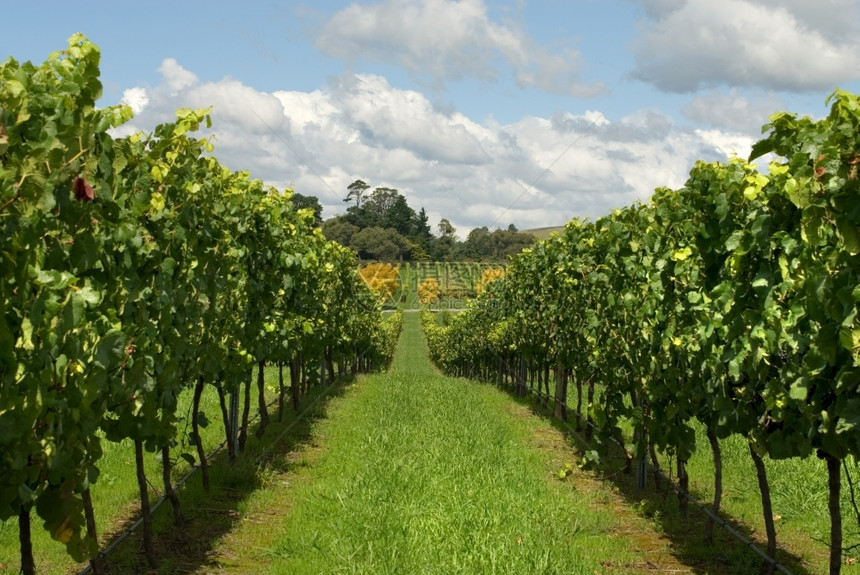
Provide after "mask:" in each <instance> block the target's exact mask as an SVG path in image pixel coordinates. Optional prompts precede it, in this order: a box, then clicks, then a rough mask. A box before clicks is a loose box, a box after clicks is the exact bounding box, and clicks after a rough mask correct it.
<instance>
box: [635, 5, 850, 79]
mask: <svg viewBox="0 0 860 575" xmlns="http://www.w3.org/2000/svg"><path fill="white" fill-rule="evenodd" d="M640 3H641V4H642V5H643V7H644V8H645V13H646V16H647V18H646V19H645V20H644V21H643V22H640V25H639V34H638V36H637V37H636V38H635V39H634V41H633V44H632V48H633V51H634V54H635V57H636V64H637V68H636V70H635V71H634V73H633V75H634V76H635V77H636V78H638V79H640V80H643V81H645V82H648V83H651V84H653V85H654V86H656V87H657V88H658V89H660V90H663V91H667V92H694V91H697V90H699V89H702V88H712V87H718V86H735V87H757V88H763V89H765V90H775V91H786V92H805V91H820V90H825V91H829V90H832V89H833V88H834V87H835V86H837V85H839V84H842V83H846V82H851V81H855V80H858V79H860V2H858V1H857V0H790V1H782V0H780V1H776V0H723V1H721V2H714V1H712V0H686V1H683V0H681V1H679V0H641V1H640Z"/></svg>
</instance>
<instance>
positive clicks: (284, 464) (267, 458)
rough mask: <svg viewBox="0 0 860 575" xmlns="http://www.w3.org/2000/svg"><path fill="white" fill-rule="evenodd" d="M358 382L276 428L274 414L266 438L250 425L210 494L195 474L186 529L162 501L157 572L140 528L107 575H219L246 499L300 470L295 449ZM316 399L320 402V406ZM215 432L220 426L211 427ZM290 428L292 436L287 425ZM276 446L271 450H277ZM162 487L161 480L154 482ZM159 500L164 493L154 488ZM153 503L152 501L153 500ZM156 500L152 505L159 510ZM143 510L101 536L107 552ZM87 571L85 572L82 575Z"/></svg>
mask: <svg viewBox="0 0 860 575" xmlns="http://www.w3.org/2000/svg"><path fill="white" fill-rule="evenodd" d="M353 381H354V377H352V376H348V377H345V378H340V379H338V380H337V381H335V383H334V384H332V386H330V387H325V388H323V387H312V388H311V389H310V390H309V392H308V394H307V395H306V396H305V397H304V398H303V401H302V405H301V407H300V410H299V411H298V412H295V411H293V409H292V406H291V404H290V402H289V400H287V401H286V402H285V406H284V416H283V421H278V413H277V407H275V409H274V413H273V412H271V411H270V423H269V426H268V427H267V428H266V432H265V434H264V435H263V437H262V438H258V437H256V435H255V432H256V430H257V429H258V427H259V420H256V421H255V422H254V425H249V429H248V439H247V442H246V444H245V449H244V451H243V452H241V453H240V454H239V455H238V457H237V458H236V460H235V461H232V462H231V461H229V460H228V457H227V452H226V448H225V449H223V450H221V451H219V452H218V454H216V455H215V456H214V457H213V458H212V459H211V460H210V461H209V464H210V468H209V482H210V491H209V493H207V492H206V491H204V489H203V485H202V478H201V474H200V473H199V472H198V473H195V474H194V475H193V476H192V477H190V478H189V480H188V481H187V482H186V483H185V484H184V486H183V487H182V489H181V491H180V492H179V496H180V501H181V505H182V512H183V514H184V516H185V523H184V524H183V525H182V526H175V525H174V523H173V514H172V510H171V508H170V503H169V502H164V503H163V504H162V505H161V507H159V508H158V510H157V511H156V512H155V513H154V514H153V531H154V548H155V555H156V557H157V559H158V563H159V565H158V568H156V569H152V568H150V567H149V566H148V565H147V562H146V558H145V556H144V554H143V536H142V528H139V529H137V530H136V531H135V532H133V533H132V534H131V535H130V536H129V537H128V538H126V539H125V540H124V541H123V542H122V543H121V544H120V545H118V546H117V547H116V549H114V550H113V552H112V553H111V554H110V555H108V556H107V557H106V558H105V559H104V560H103V567H104V571H105V573H109V574H111V575H114V574H123V575H124V574H131V573H134V574H143V573H146V574H151V573H164V574H180V573H194V572H197V571H199V570H200V569H201V568H205V567H211V568H218V565H217V564H216V563H215V562H214V560H213V557H214V554H213V550H214V549H215V548H216V547H217V546H218V544H219V542H220V541H221V540H222V539H223V538H224V537H225V536H228V535H229V533H230V532H231V530H232V529H233V528H234V527H235V525H236V523H237V522H239V521H240V519H241V517H242V515H243V511H244V510H245V508H246V507H247V503H246V502H247V499H248V498H249V497H250V496H251V495H252V494H253V493H254V492H255V491H256V490H258V489H260V488H261V487H263V486H264V485H266V482H267V480H268V479H269V478H271V477H272V476H273V475H275V474H278V473H285V472H288V471H291V470H293V469H296V468H297V467H299V466H300V465H301V464H300V463H297V462H296V461H295V453H296V448H297V447H298V446H299V445H300V444H302V443H305V442H307V441H308V439H309V438H310V433H311V428H312V426H313V424H314V422H316V421H318V420H320V419H323V418H325V416H326V407H327V405H328V403H329V401H330V400H331V399H333V398H335V397H338V396H341V395H343V393H344V391H345V390H346V388H347V386H348V385H349V384H350V383H352V382H353ZM317 400H318V401H317ZM314 401H317V403H316V404H315V405H314V406H313V408H312V409H310V410H309V411H308V413H307V414H304V416H303V417H302V418H301V420H299V421H296V420H297V417H298V416H299V415H302V414H303V412H304V411H305V409H306V407H307V406H309V405H311V403H312V402H314ZM213 424H214V425H221V423H220V421H219V422H218V423H213ZM291 425H292V426H293V427H292V428H291V429H289V430H288V429H287V428H288V427H289V426H291ZM273 442H274V443H273ZM149 480H150V482H151V483H154V484H158V485H160V483H158V479H157V478H154V477H151V478H149ZM156 491H157V492H158V494H159V495H157V496H156V499H157V497H158V496H160V493H161V489H156ZM150 497H152V495H151V496H150ZM154 501H155V499H153V500H152V502H153V503H154ZM139 516H140V507H139V504H137V503H134V504H133V505H130V506H129V508H128V518H127V519H126V520H125V521H124V522H122V523H118V524H116V525H114V526H113V528H112V529H110V531H109V532H108V533H107V535H105V536H101V537H100V541H101V544H102V548H105V547H106V546H108V545H110V544H111V542H112V541H115V540H116V539H118V538H119V537H120V536H121V534H122V533H124V532H125V531H126V530H127V529H129V528H130V527H131V526H132V525H133V524H134V523H135V522H136V521H137V520H138V518H139ZM85 566H86V565H85V564H84V565H80V566H79V568H78V569H77V570H76V571H74V573H79V572H80V571H81V570H82V569H83V568H84V567H85Z"/></svg>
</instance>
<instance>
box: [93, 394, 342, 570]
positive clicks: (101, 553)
mask: <svg viewBox="0 0 860 575" xmlns="http://www.w3.org/2000/svg"><path fill="white" fill-rule="evenodd" d="M337 384H338V381H337V380H336V379H335V380H334V381H333V382H332V383H331V384H329V385H328V386H327V387H326V388H325V389H324V390H323V391H322V393H320V394H319V395H318V396H317V397H316V398H315V399H314V400H313V401H312V402H311V403H310V405H308V406H307V407H305V409H303V410H302V411H301V412H300V413H299V414H298V415H297V416H296V418H295V419H294V420H293V421H291V422H290V424H289V425H287V427H286V428H285V429H284V430H283V431H282V432H281V434H280V435H278V437H276V438H275V440H274V441H272V442H271V443H270V446H271V445H275V444H276V443H277V442H279V441H280V440H281V439H282V438H283V437H284V435H286V434H287V433H289V432H290V431H291V430H292V429H293V428H294V427H295V426H296V425H297V424H298V423H299V422H300V421H302V420H303V419H304V418H305V417H306V416H307V415H308V413H310V411H311V409H313V408H314V407H316V405H317V403H319V402H320V400H322V398H323V397H325V396H327V395H328V393H329V392H330V391H331V389H332V388H333V387H334V386H335V385H337ZM277 403H278V400H277V399H275V400H273V401H272V402H271V403H269V404H268V405H267V406H266V407H267V408H270V407H272V406H274V405H276V404H277ZM259 417H260V413H259V412H257V413H255V414H254V416H253V417H252V418H251V420H250V422H249V423H254V422H255V421H256V420H257V419H259ZM226 445H227V440H226V439H225V440H223V441H222V442H221V443H220V444H218V446H217V447H215V449H213V450H212V451H211V452H210V453H209V454H208V455H207V456H206V462H207V463H208V462H209V461H210V460H211V459H212V458H213V457H215V455H217V454H218V452H219V451H221V450H222V449H224V446H226ZM267 452H268V449H265V450H263V453H262V454H260V456H258V457H257V459H256V460H255V462H256V463H257V464H259V463H260V462H261V461H262V460H263V456H264V455H265V454H266V453H267ZM201 466H202V462H201V463H197V464H195V465H194V466H193V467H192V468H191V470H190V471H189V472H188V473H187V474H186V475H185V476H184V477H182V479H180V480H179V481H177V482H176V485H174V486H173V489H175V490H178V489H179V488H180V487H182V486H183V485H185V483H186V482H187V481H188V480H189V479H190V478H191V476H192V475H194V474H195V473H196V472H197V471H198V470H199V469H200V468H201ZM166 500H167V495H162V496H161V498H159V499H158V501H156V502H155V503H154V504H153V505H152V507H151V508H150V511H151V512H152V513H155V511H156V510H158V508H159V507H161V504H162V503H164V502H165V501H166ZM141 525H143V517H141V518H140V519H138V520H137V521H135V522H134V523H133V524H132V525H131V526H130V527H128V528H126V529H125V531H123V532H122V534H121V535H120V536H119V537H117V538H116V539H115V540H114V541H112V542H111V544H110V545H108V546H107V547H105V549H104V550H103V551H99V553H98V556H97V557H96V560H101V559H104V558H105V557H107V556H108V555H110V554H111V553H113V551H115V550H116V548H117V547H119V545H120V544H121V543H122V542H123V541H125V540H126V539H128V538H129V537H130V536H131V534H132V533H134V531H135V530H137V528H138V527H140V526H141ZM92 569H93V567H92V563H90V564H88V565H87V566H86V567H85V568H84V569H83V570H82V571H81V572H80V573H79V574H78V575H89V574H90V573H92Z"/></svg>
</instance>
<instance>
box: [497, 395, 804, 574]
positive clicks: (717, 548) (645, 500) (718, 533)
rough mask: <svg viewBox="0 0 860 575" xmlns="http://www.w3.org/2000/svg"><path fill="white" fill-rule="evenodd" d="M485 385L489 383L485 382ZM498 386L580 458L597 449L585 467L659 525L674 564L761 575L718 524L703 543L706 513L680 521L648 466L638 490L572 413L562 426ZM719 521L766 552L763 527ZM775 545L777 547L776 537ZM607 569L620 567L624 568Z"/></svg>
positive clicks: (616, 452)
mask: <svg viewBox="0 0 860 575" xmlns="http://www.w3.org/2000/svg"><path fill="white" fill-rule="evenodd" d="M487 385H493V384H490V383H487ZM498 387H499V388H500V389H502V390H504V391H506V392H507V393H508V395H509V396H510V397H511V398H512V399H513V400H514V401H515V402H516V403H518V404H519V405H521V406H523V407H526V408H528V409H529V410H530V411H531V412H532V413H534V414H535V415H537V416H539V417H541V418H543V419H545V420H547V421H548V422H549V423H550V424H551V425H552V426H553V427H554V428H555V429H556V430H558V431H559V432H561V433H562V434H564V435H565V437H567V439H568V443H569V445H571V447H572V448H573V449H574V450H575V451H576V452H577V455H578V456H579V457H583V456H584V455H585V453H586V451H589V450H597V451H598V452H599V454H600V462H599V464H596V465H594V464H591V465H589V467H588V469H590V470H591V471H593V472H594V473H596V474H597V476H598V477H599V478H600V479H601V480H602V481H604V482H605V483H607V484H608V485H610V486H611V487H612V488H614V491H616V492H617V493H618V494H620V495H621V496H622V497H623V498H624V500H625V501H626V502H627V504H629V505H630V506H631V507H632V508H634V509H636V510H637V511H638V512H639V513H640V514H642V515H644V516H646V517H648V518H649V519H650V520H651V521H652V522H653V523H654V524H655V525H656V526H657V527H658V529H659V530H660V532H661V533H662V534H663V535H664V536H665V537H666V538H667V539H668V540H669V542H670V546H671V549H672V553H673V555H674V556H675V557H676V558H677V559H678V561H680V562H681V563H683V564H684V565H685V566H687V567H689V569H690V572H692V573H699V574H709V575H723V574H726V573H732V574H733V575H747V574H748V575H753V574H758V573H759V567H760V565H761V563H762V561H763V560H762V559H761V557H760V556H759V555H758V554H756V553H755V552H753V551H752V550H751V549H750V548H749V547H748V546H747V545H745V544H744V543H743V542H741V541H740V540H739V539H738V538H736V537H735V536H734V535H732V534H731V533H729V531H728V530H726V529H724V528H722V527H720V526H719V525H716V524H715V525H714V543H713V545H706V544H705V543H704V530H705V523H706V519H707V517H706V516H705V514H704V513H703V512H702V511H701V510H699V509H698V508H697V507H696V506H694V505H693V504H689V509H688V511H687V516H686V517H682V516H681V513H680V511H679V505H678V496H677V495H676V492H675V491H674V490H672V489H671V487H669V486H668V485H666V481H665V479H664V480H663V481H662V485H661V486H660V489H659V490H658V489H656V488H655V482H654V476H653V474H652V471H651V469H650V465H649V471H648V477H647V485H646V487H645V488H644V489H640V488H639V487H637V485H636V474H635V472H625V470H624V468H625V465H626V459H625V457H624V454H623V452H622V450H621V449H620V447H618V446H617V445H616V444H609V445H598V444H597V443H596V442H594V441H592V443H591V444H589V443H586V441H585V435H584V432H578V431H576V417H577V416H576V412H575V410H574V409H571V408H568V422H567V423H565V422H563V421H560V420H558V419H557V418H555V417H554V415H553V413H552V411H551V410H550V409H549V408H548V407H545V406H544V405H543V404H542V403H541V402H540V401H539V400H538V398H537V397H536V396H535V395H534V394H532V393H531V392H529V394H528V395H526V396H524V397H521V396H518V395H516V390H515V388H514V387H508V386H504V385H503V386H498ZM583 428H584V423H583ZM690 495H692V496H693V498H695V499H696V500H697V501H700V502H703V503H706V500H705V499H704V496H703V495H702V494H700V493H696V492H695V491H691V492H690ZM706 507H709V505H706ZM720 517H721V518H722V519H723V520H724V521H725V522H726V523H727V524H728V525H730V526H731V527H732V528H733V529H734V530H735V531H737V532H738V533H740V534H741V535H743V536H744V537H745V538H746V539H747V540H749V541H752V542H753V543H754V544H755V545H756V546H757V547H758V548H759V549H762V550H764V549H765V548H766V546H767V541H766V539H765V538H763V532H764V528H763V527H762V533H761V535H760V534H759V533H758V532H756V533H754V532H752V531H751V530H750V528H749V527H748V526H747V525H745V524H742V523H740V522H738V521H737V520H735V519H734V518H732V517H728V516H726V515H725V514H723V513H721V514H720ZM777 544H779V539H778V538H777ZM776 559H777V561H779V562H780V564H782V565H783V566H785V568H786V569H788V571H790V572H791V573H793V574H794V575H813V573H814V571H812V570H810V566H809V565H808V563H807V562H806V561H804V560H803V558H801V557H800V556H798V555H795V554H793V553H792V552H791V551H790V550H787V549H785V548H782V547H778V548H777V555H776ZM608 567H612V568H614V569H623V568H624V566H623V565H614V566H608Z"/></svg>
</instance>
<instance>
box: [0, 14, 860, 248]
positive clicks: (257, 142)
mask: <svg viewBox="0 0 860 575" xmlns="http://www.w3.org/2000/svg"><path fill="white" fill-rule="evenodd" d="M0 7H2V9H3V13H4V21H6V22H8V23H14V25H10V26H4V29H3V33H2V35H0V58H2V59H4V60H5V58H7V57H10V56H11V57H14V58H15V59H17V60H19V61H24V60H30V61H33V62H35V63H39V62H42V61H43V60H44V59H45V58H46V57H47V56H48V55H49V54H50V53H51V52H53V51H55V50H58V49H61V48H63V47H65V43H66V39H67V38H68V37H69V36H70V35H71V34H73V33H75V32H82V33H84V34H86V35H87V36H88V37H89V38H90V39H91V40H92V41H93V42H95V43H96V44H97V45H99V46H100V48H101V50H102V82H103V83H104V86H105V89H104V96H103V98H102V100H101V102H100V103H101V104H103V105H111V104H116V103H118V102H124V103H127V104H129V105H131V106H132V107H133V108H134V110H135V118H134V119H133V120H132V122H131V124H130V125H129V126H127V127H125V128H124V131H123V132H122V133H128V132H130V131H134V130H145V131H151V130H152V128H153V127H154V126H155V125H156V124H158V123H160V122H163V121H167V120H169V119H171V118H172V117H173V112H174V110H175V109H177V108H181V107H208V106H213V113H212V115H213V121H214V126H213V130H212V132H213V134H214V136H215V138H216V139H215V142H214V143H215V155H216V156H217V157H218V158H219V160H220V161H221V162H222V163H223V164H225V165H227V166H229V167H230V168H232V169H236V170H240V169H241V170H249V171H250V172H251V174H252V176H254V177H257V178H260V179H262V180H264V181H265V182H267V183H269V184H271V185H274V186H276V187H278V188H281V189H282V188H286V187H293V188H294V189H295V190H296V191H298V192H301V193H303V194H309V195H315V196H317V197H319V199H320V201H321V203H322V204H323V206H324V210H325V211H324V214H323V215H324V217H326V218H328V217H331V216H334V215H336V214H338V213H343V211H344V210H345V208H346V206H347V204H345V203H344V202H343V198H344V197H346V194H347V190H346V188H347V186H348V185H349V184H350V183H351V182H353V181H354V180H356V179H362V180H364V181H365V182H367V183H368V184H370V186H371V188H375V187H379V186H386V187H393V188H396V189H398V190H399V191H400V192H401V193H402V194H404V195H405V196H406V198H407V200H408V201H409V204H410V205H411V206H413V207H414V208H415V209H416V210H417V209H418V208H420V207H422V206H423V207H424V208H426V210H427V212H428V214H429V215H430V221H431V224H433V225H434V226H435V225H436V223H437V222H438V221H439V219H440V218H443V217H445V218H448V219H449V220H450V221H451V222H452V223H453V224H454V225H455V227H456V228H457V230H458V234H459V235H460V236H461V237H465V235H466V234H467V233H468V231H469V230H470V229H472V228H474V227H479V226H488V227H489V228H490V229H494V228H496V227H507V225H508V224H510V223H514V224H515V225H516V226H517V227H519V228H520V229H525V228H532V227H542V226H553V225H560V224H563V223H564V222H565V221H567V220H569V219H570V218H572V217H582V216H590V217H596V216H600V215H603V214H606V213H608V212H609V211H610V210H612V209H613V208H617V207H623V206H626V205H629V204H631V203H633V202H634V201H637V200H645V199H647V198H648V196H649V195H650V194H651V192H652V191H653V189H654V188H655V187H659V186H669V187H679V186H680V185H682V184H683V182H684V180H685V179H686V176H687V174H688V173H689V170H690V168H691V166H692V165H693V163H694V162H695V161H696V160H697V159H703V160H706V161H714V160H725V159H726V158H727V157H728V156H729V155H731V154H732V153H736V154H738V155H740V156H746V155H747V154H748V153H749V149H750V146H751V145H752V143H753V142H754V141H755V140H756V139H757V138H759V137H760V135H761V127H762V125H763V124H764V123H766V122H767V118H768V116H769V115H770V114H771V113H773V112H776V111H781V110H787V111H791V112H796V113H798V114H802V115H810V116H813V117H821V116H823V115H826V113H827V108H826V107H825V105H824V101H825V98H826V97H827V95H828V94H829V93H830V92H832V90H833V89H834V88H835V87H837V86H838V87H840V88H843V89H846V90H849V91H852V92H860V0H558V1H556V0H545V1H540V2H537V1H532V2H525V1H523V0H505V1H496V0H462V1H449V0H380V1H377V2H371V1H361V2H355V3H349V2H339V1H315V2H276V1H273V0H269V1H256V0H246V1H245V2H242V3H239V2H227V1H220V0H209V1H206V2H203V1H190V0H173V1H171V2H163V1H161V0H148V1H147V2H134V3H125V2H117V1H116V0H113V1H110V2H99V1H95V0H90V1H81V2H63V3H59V2H35V1H34V2H20V1H15V2H12V1H8V0H0Z"/></svg>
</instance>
